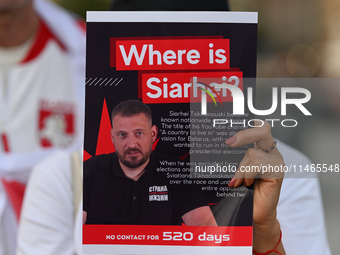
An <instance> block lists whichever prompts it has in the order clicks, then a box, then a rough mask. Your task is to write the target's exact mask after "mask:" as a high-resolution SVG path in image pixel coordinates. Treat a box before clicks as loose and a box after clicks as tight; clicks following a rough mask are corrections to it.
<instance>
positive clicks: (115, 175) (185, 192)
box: [83, 152, 208, 225]
mask: <svg viewBox="0 0 340 255" xmlns="http://www.w3.org/2000/svg"><path fill="white" fill-rule="evenodd" d="M162 160H165V159H164V157H162V156H160V155H158V154H156V153H155V152H152V153H151V156H150V161H149V163H148V165H147V166H146V168H145V171H144V173H143V174H142V176H141V177H140V178H139V179H138V180H137V181H134V180H132V179H130V178H127V177H126V176H125V174H124V172H123V170H122V169H121V167H120V165H119V161H118V157H117V155H116V153H111V154H105V155H100V156H96V157H93V158H91V159H89V160H87V161H85V162H84V204H83V206H84V211H86V212H87V219H86V224H122V225H125V224H133V225H180V224H181V223H182V219H181V217H182V216H183V215H184V214H185V213H187V212H189V211H191V210H193V209H195V208H198V207H201V206H206V205H208V204H207V202H206V199H205V197H204V195H203V192H202V191H201V190H200V189H199V188H198V187H196V186H194V185H187V184H170V183H169V179H168V178H167V176H166V175H167V174H166V173H164V172H158V171H157V168H158V167H160V166H161V165H160V161H162ZM177 180H180V179H177Z"/></svg>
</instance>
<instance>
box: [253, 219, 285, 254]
mask: <svg viewBox="0 0 340 255" xmlns="http://www.w3.org/2000/svg"><path fill="white" fill-rule="evenodd" d="M280 231H281V230H280V223H279V222H278V221H277V220H276V219H275V221H273V222H271V223H269V222H267V223H266V224H254V228H253V233H254V235H253V237H254V241H253V249H254V251H256V252H258V253H265V252H267V251H270V250H273V249H274V247H275V246H276V245H277V244H278V242H279V240H280Z"/></svg>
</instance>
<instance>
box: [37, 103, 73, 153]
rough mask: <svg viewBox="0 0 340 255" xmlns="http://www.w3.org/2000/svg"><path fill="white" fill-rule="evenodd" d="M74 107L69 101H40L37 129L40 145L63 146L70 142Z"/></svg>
mask: <svg viewBox="0 0 340 255" xmlns="http://www.w3.org/2000/svg"><path fill="white" fill-rule="evenodd" d="M74 108H75V107H74V105H73V104H71V103H65V102H50V101H41V102H40V110H39V123H38V130H39V140H40V145H41V146H42V147H65V146H67V145H69V144H70V143H71V142H72V139H73V135H74V132H75V130H74V121H75V120H74Z"/></svg>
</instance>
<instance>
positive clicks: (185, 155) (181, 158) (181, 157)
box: [179, 152, 189, 160]
mask: <svg viewBox="0 0 340 255" xmlns="http://www.w3.org/2000/svg"><path fill="white" fill-rule="evenodd" d="M187 156H189V152H188V153H185V154H184V155H183V156H180V157H179V159H180V160H184V159H185V158H186V157H187Z"/></svg>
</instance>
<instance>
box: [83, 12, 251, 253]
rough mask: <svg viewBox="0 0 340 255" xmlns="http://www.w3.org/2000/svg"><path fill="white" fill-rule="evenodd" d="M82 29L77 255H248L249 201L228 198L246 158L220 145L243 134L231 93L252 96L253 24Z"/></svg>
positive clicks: (172, 20) (93, 17) (120, 17)
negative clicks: (83, 155)
mask: <svg viewBox="0 0 340 255" xmlns="http://www.w3.org/2000/svg"><path fill="white" fill-rule="evenodd" d="M87 21H88V23H87V67H86V68H87V69H86V76H87V81H86V120H85V143H84V150H85V151H86V152H87V153H88V155H89V156H88V158H90V157H92V158H90V159H88V160H87V161H85V162H84V211H85V212H86V214H85V215H86V222H85V225H84V226H83V248H84V252H85V253H119V254H131V253H161V254H174V253H177V254H187V253H188V252H190V253H195V254H206V253H207V252H208V251H207V249H209V254H210V253H211V254H222V253H223V254H251V253H252V249H251V245H252V207H253V202H252V198H253V192H252V189H251V187H250V188H249V189H248V188H247V187H244V186H240V187H237V188H233V187H228V183H229V181H230V179H231V177H232V176H233V174H234V172H235V170H236V169H237V166H238V164H239V162H240V161H241V159H242V157H243V155H244V153H245V150H246V149H247V148H248V146H247V145H246V146H243V148H237V149H234V148H231V147H229V146H228V145H226V144H225V143H224V140H226V139H227V138H229V137H232V136H233V135H234V134H236V133H237V131H239V130H242V129H244V126H242V125H240V123H239V121H240V120H239V119H238V116H237V115H234V114H233V111H232V109H233V107H232V101H233V95H236V93H237V90H233V89H232V87H237V89H238V90H240V91H243V92H244V93H246V88H248V87H254V86H255V85H254V82H253V81H252V80H251V79H249V80H248V81H247V82H246V81H245V80H244V78H254V77H255V74H256V31H257V29H256V28H257V24H256V23H257V15H256V14H255V13H187V12H182V13H169V12H159V13H158V12H152V13H140V12H118V13H117V12H111V13H110V12H101V13H98V12H90V13H88V20H87ZM228 86H229V87H228ZM232 94H233V95H232ZM140 100H141V101H142V102H141V101H140ZM111 112H112V114H111ZM110 115H111V119H110ZM250 117H251V115H250V113H249V112H248V111H247V109H246V113H245V114H244V116H242V119H250ZM217 119H218V120H221V119H223V120H227V121H228V122H232V123H234V125H231V126H227V125H220V124H218V125H215V124H216V120H217ZM240 119H241V118H240ZM111 125H112V126H111ZM164 155H166V156H164ZM165 248H166V249H165Z"/></svg>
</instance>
